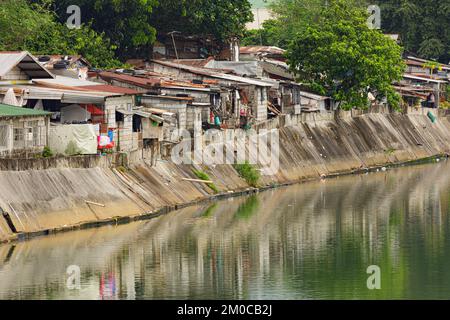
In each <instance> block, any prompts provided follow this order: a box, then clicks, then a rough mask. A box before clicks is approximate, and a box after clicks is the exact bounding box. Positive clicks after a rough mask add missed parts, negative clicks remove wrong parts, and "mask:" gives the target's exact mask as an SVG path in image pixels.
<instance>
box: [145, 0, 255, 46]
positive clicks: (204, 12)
mask: <svg viewBox="0 0 450 320" xmlns="http://www.w3.org/2000/svg"><path fill="white" fill-rule="evenodd" d="M252 20H253V15H252V12H251V5H250V3H249V1H248V0H227V1H217V0H164V1H160V5H159V7H158V8H156V9H155V11H154V14H153V15H152V16H151V23H152V25H154V26H155V27H156V29H157V30H158V31H159V32H171V31H181V32H183V33H186V34H200V35H212V36H214V37H215V38H216V39H218V40H227V39H229V38H231V37H240V36H242V35H243V33H244V30H245V24H246V23H247V22H251V21H252Z"/></svg>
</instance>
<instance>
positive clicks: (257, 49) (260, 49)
mask: <svg viewBox="0 0 450 320" xmlns="http://www.w3.org/2000/svg"><path fill="white" fill-rule="evenodd" d="M239 50H240V53H241V54H258V53H268V54H275V55H282V54H284V53H285V52H286V50H284V49H281V48H278V47H273V46H247V47H241V48H240V49H239Z"/></svg>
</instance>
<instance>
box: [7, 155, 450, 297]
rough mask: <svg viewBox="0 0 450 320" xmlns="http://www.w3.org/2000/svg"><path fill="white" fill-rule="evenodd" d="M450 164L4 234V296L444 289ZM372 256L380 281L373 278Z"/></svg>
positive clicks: (447, 289)
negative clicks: (21, 237)
mask: <svg viewBox="0 0 450 320" xmlns="http://www.w3.org/2000/svg"><path fill="white" fill-rule="evenodd" d="M449 169H450V163H449V162H441V163H439V164H432V165H421V166H414V167H404V168H399V169H394V170H389V171H388V172H380V173H373V174H367V175H358V176H347V177H340V178H337V179H330V180H326V181H318V182H311V183H305V184H301V185H297V186H292V187H287V188H281V189H278V190H273V191H268V192H263V193H260V194H259V195H256V196H250V197H242V198H234V199H229V200H225V201H222V202H218V203H215V204H211V203H210V204H205V205H202V206H197V207H192V208H187V209H184V210H181V211H178V212H174V213H171V214H169V215H167V216H163V217H160V218H157V219H154V220H151V221H145V222H138V223H133V224H129V225H123V226H117V227H104V228H100V229H93V230H84V231H77V232H72V233H66V234H59V235H55V236H50V237H45V238H39V239H34V240H32V241H28V242H23V243H16V244H8V245H2V246H0V298H1V299H219V298H220V299H391V298H395V299H407V298H408V299H432V298H433V299H448V298H450V219H449V215H450V171H449ZM370 265H377V266H379V267H380V271H381V289H380V290H369V289H368V288H367V278H368V277H369V275H368V274H367V273H366V271H367V268H368V266H370ZM69 266H78V267H79V271H80V282H79V286H77V281H76V279H77V277H76V275H77V270H78V269H77V267H72V268H69V271H70V272H72V273H71V275H72V276H69V275H68V274H67V270H68V267H69ZM74 270H75V271H74ZM68 280H69V281H68ZM68 282H69V285H70V286H69V287H68Z"/></svg>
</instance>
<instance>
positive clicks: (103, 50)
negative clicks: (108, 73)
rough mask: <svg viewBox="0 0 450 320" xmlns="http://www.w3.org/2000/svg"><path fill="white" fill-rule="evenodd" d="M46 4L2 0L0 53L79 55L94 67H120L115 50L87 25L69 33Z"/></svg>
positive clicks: (0, 8) (0, 11)
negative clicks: (3, 51) (10, 51)
mask: <svg viewBox="0 0 450 320" xmlns="http://www.w3.org/2000/svg"><path fill="white" fill-rule="evenodd" d="M46 4H48V1H46V2H45V3H31V4H30V3H28V2H27V1H26V0H2V5H1V6H0V50H27V51H30V52H32V53H34V54H82V55H84V56H85V57H86V58H87V59H89V60H90V61H91V62H92V64H93V65H94V66H96V67H112V66H120V65H121V63H120V62H119V61H118V60H116V59H115V56H114V51H113V50H114V47H113V46H112V45H111V44H110V43H109V41H108V40H107V39H106V38H105V37H104V35H103V34H98V33H96V32H95V31H93V30H92V29H91V28H90V26H86V25H84V26H82V27H81V28H80V29H74V30H69V29H68V28H67V27H66V26H65V25H62V24H61V23H59V22H58V21H57V19H56V16H55V14H54V13H53V12H52V11H50V10H49V9H48V7H47V6H46Z"/></svg>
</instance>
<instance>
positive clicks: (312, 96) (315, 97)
mask: <svg viewBox="0 0 450 320" xmlns="http://www.w3.org/2000/svg"><path fill="white" fill-rule="evenodd" d="M300 96H302V97H306V98H308V99H313V100H318V101H321V100H327V99H331V98H330V97H325V96H319V95H318V94H314V93H310V92H305V91H301V92H300Z"/></svg>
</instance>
